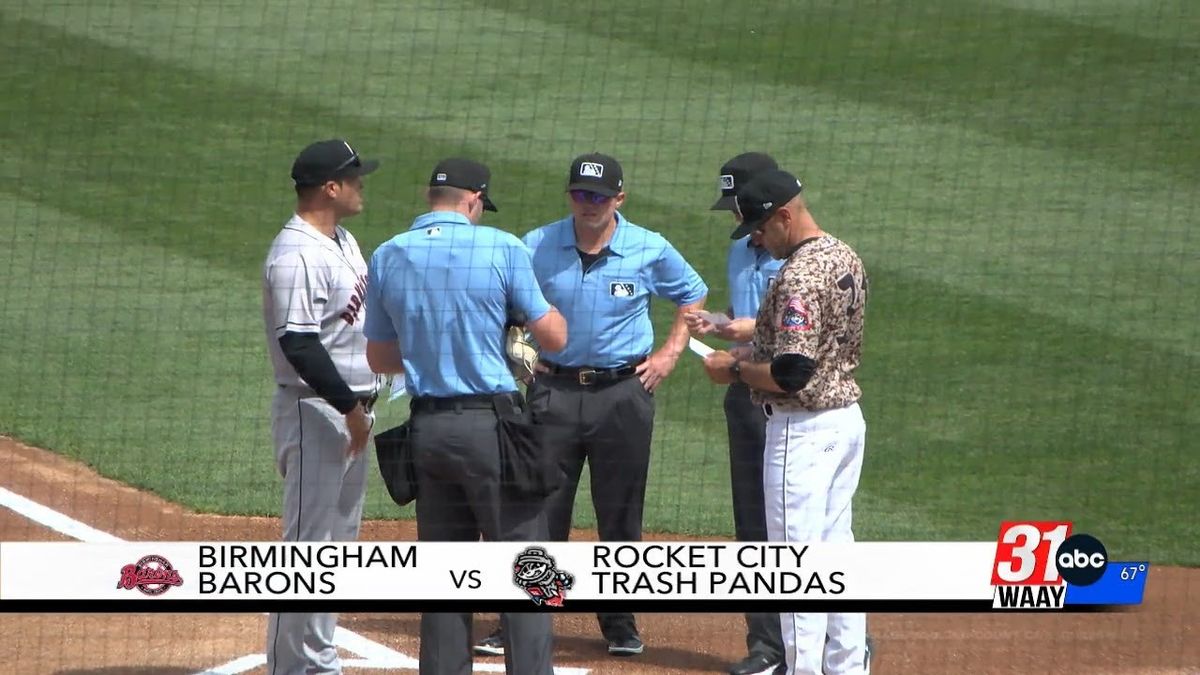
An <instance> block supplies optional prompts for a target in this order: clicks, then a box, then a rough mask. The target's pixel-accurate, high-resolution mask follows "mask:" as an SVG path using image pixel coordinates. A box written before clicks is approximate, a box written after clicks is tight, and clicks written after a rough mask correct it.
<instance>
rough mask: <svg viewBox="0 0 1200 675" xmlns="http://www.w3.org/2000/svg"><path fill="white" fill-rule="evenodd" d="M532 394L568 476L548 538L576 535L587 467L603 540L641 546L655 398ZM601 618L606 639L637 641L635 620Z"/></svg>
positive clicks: (553, 384) (555, 388)
mask: <svg viewBox="0 0 1200 675" xmlns="http://www.w3.org/2000/svg"><path fill="white" fill-rule="evenodd" d="M528 395H529V409H530V410H531V411H532V412H533V417H534V420H535V421H537V423H538V424H541V425H545V426H546V432H545V433H546V436H545V439H546V446H547V447H548V448H552V449H553V450H554V451H555V452H557V453H558V455H559V462H560V464H561V466H562V468H563V472H564V473H565V474H566V477H567V479H566V482H565V483H564V485H563V486H562V487H561V488H560V489H559V490H557V491H556V492H555V493H554V494H552V495H550V497H549V498H548V501H547V505H546V506H547V509H546V510H547V515H548V520H549V529H550V539H551V540H552V541H566V540H567V537H568V535H569V534H570V531H571V514H572V512H573V510H574V507H575V492H576V490H578V488H579V476H580V474H581V473H582V471H583V463H584V462H585V461H586V462H587V464H588V469H589V471H590V475H591V481H592V507H593V508H594V509H595V510H596V526H597V528H596V529H597V530H598V531H599V535H600V540H601V541H641V540H642V507H643V505H644V502H645V498H646V474H647V473H648V472H649V469H650V440H651V436H652V434H653V431H654V396H653V395H652V394H650V393H649V392H647V391H646V388H645V387H643V386H642V383H641V380H639V379H638V378H637V377H630V378H628V379H625V380H621V381H620V382H616V383H613V384H604V385H598V386H595V385H594V386H583V385H580V384H579V383H578V382H577V381H575V380H572V379H568V378H563V377H552V376H549V375H543V376H541V377H539V378H538V379H537V380H536V381H535V382H534V383H533V384H532V385H530V387H529V392H528ZM760 489H761V488H760ZM596 618H597V619H598V620H599V623H600V632H601V633H602V634H603V635H604V637H605V639H607V640H619V639H622V638H627V637H630V636H633V635H636V634H637V624H636V622H635V620H634V617H633V614H630V613H627V612H617V613H599V614H597V615H596Z"/></svg>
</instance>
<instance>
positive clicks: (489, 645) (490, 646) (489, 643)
mask: <svg viewBox="0 0 1200 675" xmlns="http://www.w3.org/2000/svg"><path fill="white" fill-rule="evenodd" d="M473 651H474V652H475V653H476V654H477V655H479V656H504V632H503V631H501V630H500V629H499V628H497V629H496V630H494V631H492V634H491V635H489V636H487V637H485V638H483V639H482V640H480V641H479V642H476V643H475V647H474V648H473Z"/></svg>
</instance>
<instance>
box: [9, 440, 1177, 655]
mask: <svg viewBox="0 0 1200 675" xmlns="http://www.w3.org/2000/svg"><path fill="white" fill-rule="evenodd" d="M0 463H3V465H4V466H6V467H8V469H7V471H6V473H5V476H6V480H5V481H4V482H3V483H0V486H2V487H4V488H7V489H8V490H10V491H12V492H14V493H16V494H18V495H21V496H23V497H25V498H27V499H29V500H32V501H33V502H36V503H38V504H41V505H43V506H45V507H48V508H50V509H53V510H55V511H58V512H59V513H62V514H64V515H66V516H68V517H70V518H72V519H75V520H78V521H81V522H83V523H85V524H87V525H90V526H92V527H94V528H96V529H98V530H101V531H104V532H108V533H110V534H112V535H115V536H117V537H120V538H122V539H130V540H142V541H150V540H160V541H214V540H215V541H263V540H266V541H271V540H275V539H277V538H278V536H279V523H278V520H277V519H275V518H249V517H228V516H211V515H204V514H196V513H192V512H190V511H188V510H186V509H184V508H182V507H180V506H178V505H176V504H172V503H170V502H167V501H164V500H162V499H160V498H158V497H155V496H153V495H150V494H148V493H145V492H142V491H139V490H136V489H134V488H132V487H129V486H127V485H124V484H121V483H117V482H115V481H112V480H108V479H106V478H102V477H100V476H97V475H96V474H95V473H94V472H92V471H91V470H89V469H88V468H87V467H85V466H83V465H81V464H79V463H76V462H72V461H70V460H67V459H65V458H63V457H61V456H59V455H57V454H54V453H51V452H47V451H44V450H40V449H37V448H32V447H29V446H26V445H23V444H20V443H17V442H15V441H12V440H10V439H5V438H0ZM415 534H416V532H415V525H414V524H413V523H411V522H400V521H368V522H366V523H364V524H363V533H362V538H363V539H367V540H383V541H406V540H413V539H415ZM573 537H574V538H576V539H580V540H586V539H594V538H595V533H594V532H588V531H577V532H575V533H574V534H573ZM0 539H2V540H3V541H67V540H69V538H68V537H66V536H64V535H61V534H59V533H57V532H55V531H54V530H51V529H48V528H46V527H44V526H42V525H39V524H37V523H35V522H33V521H31V520H29V519H28V518H25V517H24V516H21V515H19V514H17V513H15V512H13V511H10V510H8V509H3V508H0ZM647 539H664V540H679V539H680V537H647ZM131 562H133V561H131ZM118 572H119V570H114V577H113V582H114V583H116V581H117V573H118ZM69 573H70V569H69V566H67V567H63V566H58V565H56V566H55V569H52V570H51V569H48V570H47V574H48V575H53V574H69ZM638 621H639V625H640V628H641V632H642V638H643V639H644V640H645V642H646V651H645V652H644V653H643V654H641V655H639V656H634V657H628V658H615V657H610V656H609V655H608V654H607V652H606V650H605V644H604V642H603V641H602V640H601V639H600V636H599V629H598V627H597V625H596V619H595V617H594V616H593V615H587V614H566V615H561V616H557V617H555V636H556V642H555V646H556V647H555V665H556V666H565V667H572V668H586V669H588V670H589V671H590V672H591V673H594V674H596V675H607V674H610V673H611V674H614V675H616V674H620V675H637V674H643V673H644V674H646V675H656V674H659V673H723V672H726V671H727V669H728V667H729V665H730V664H731V663H733V662H734V661H736V660H737V659H739V658H741V657H742V656H743V655H744V652H745V649H746V645H745V632H744V623H743V619H742V616H741V615H738V614H686V615H685V614H642V615H639V617H638ZM495 622H496V617H495V616H494V615H484V614H480V615H476V620H475V631H476V634H477V635H478V636H480V637H481V636H483V635H484V634H486V633H487V632H488V631H490V630H491V628H492V627H493V626H494V625H495ZM868 622H869V627H870V631H871V634H872V635H873V636H874V637H875V640H876V652H877V653H876V657H877V658H876V660H875V662H874V664H873V668H872V672H873V673H874V674H875V675H888V674H890V673H897V674H907V673H917V674H921V675H927V674H930V673H955V674H960V673H972V674H977V673H1090V674H1104V675H1144V674H1145V675H1148V674H1150V673H1166V674H1172V675H1175V674H1183V673H1192V674H1197V673H1200V570H1196V569H1184V568H1171V567H1152V569H1151V572H1150V575H1149V577H1148V579H1147V588H1146V601H1145V604H1144V605H1143V606H1142V607H1140V608H1138V609H1136V610H1131V611H1121V612H1108V613H1096V614H1033V613H1023V614H1004V615H993V614H987V615H978V614H975V615H947V614H872V615H870V616H869V618H868ZM419 624H420V620H419V616H418V615H415V614H343V615H342V617H341V624H340V625H342V626H344V627H345V628H347V629H349V630H351V631H354V632H355V633H358V634H359V635H361V636H363V637H365V638H367V639H369V640H372V641H374V642H377V643H379V644H381V645H384V646H386V647H388V648H390V649H392V650H395V651H397V652H400V653H401V654H404V655H407V656H410V657H414V658H415V656H416V655H417V653H418V642H417V635H418V632H419V630H418V629H419ZM0 631H3V634H4V635H5V636H6V638H7V642H8V644H9V645H11V647H10V651H9V658H8V659H7V661H6V664H5V669H4V670H5V672H6V673H29V674H42V673H54V674H61V675H66V674H69V675H83V674H92V675H118V674H121V675H185V674H187V675H190V674H193V673H198V672H202V671H204V670H205V669H208V668H212V667H214V666H217V665H219V664H225V663H228V662H230V661H233V660H235V659H239V658H242V657H247V656H248V655H254V654H261V653H262V652H263V648H264V641H265V636H266V617H265V616H262V615H253V614H249V615H211V614H192V615H161V614H154V615H78V614H72V615H18V614H0ZM361 657H362V655H355V654H350V653H347V654H346V658H347V659H351V660H353V659H360V658H361ZM476 663H477V664H490V665H491V666H492V668H489V670H493V669H495V668H496V667H497V666H498V667H499V669H500V672H502V667H503V666H502V664H503V660H502V659H499V658H478V659H477V660H476ZM265 670H266V669H265V668H264V667H258V668H256V669H254V670H249V671H245V672H249V673H256V674H259V673H265ZM346 672H347V673H353V672H361V673H368V672H376V673H382V672H397V673H400V672H409V673H412V672H415V671H413V670H411V669H409V670H407V671H405V670H401V669H391V670H365V669H360V668H359V669H356V668H353V667H350V668H347V670H346Z"/></svg>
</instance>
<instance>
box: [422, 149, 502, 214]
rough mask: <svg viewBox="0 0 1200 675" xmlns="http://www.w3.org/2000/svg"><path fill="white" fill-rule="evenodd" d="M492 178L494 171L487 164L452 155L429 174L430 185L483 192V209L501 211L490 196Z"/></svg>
mask: <svg viewBox="0 0 1200 675" xmlns="http://www.w3.org/2000/svg"><path fill="white" fill-rule="evenodd" d="M491 179H492V172H491V170H490V169H488V168H487V166H485V165H483V164H480V163H479V162H476V161H472V160H469V159H462V158H461V157H450V158H448V159H443V160H442V161H440V162H438V165H437V166H435V167H433V173H431V174H430V175H429V187H437V186H439V185H446V186H449V187H456V188H460V189H463V190H470V191H471V192H482V193H483V210H484V211H499V209H497V208H496V205H495V204H493V203H492V200H491V198H490V197H488V182H489V181H491Z"/></svg>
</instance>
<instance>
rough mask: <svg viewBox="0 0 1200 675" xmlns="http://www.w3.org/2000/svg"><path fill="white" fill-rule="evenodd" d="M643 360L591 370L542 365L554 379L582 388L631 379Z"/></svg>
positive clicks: (549, 364)
mask: <svg viewBox="0 0 1200 675" xmlns="http://www.w3.org/2000/svg"><path fill="white" fill-rule="evenodd" d="M645 360H646V359H645V357H643V358H640V359H638V360H637V361H634V362H633V363H630V364H627V365H624V366H617V367H616V368H592V367H591V366H581V367H578V368H573V367H570V366H560V365H558V364H557V363H550V362H548V361H543V362H542V365H544V366H545V367H546V369H547V370H549V371H550V374H551V375H553V376H555V377H562V378H569V379H573V380H575V381H576V382H578V383H579V384H580V385H582V386H584V387H591V386H594V385H597V384H611V383H613V382H620V381H621V380H625V379H628V378H630V377H633V376H634V375H636V374H637V367H638V366H639V365H641V364H642V362H643V361H645Z"/></svg>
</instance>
